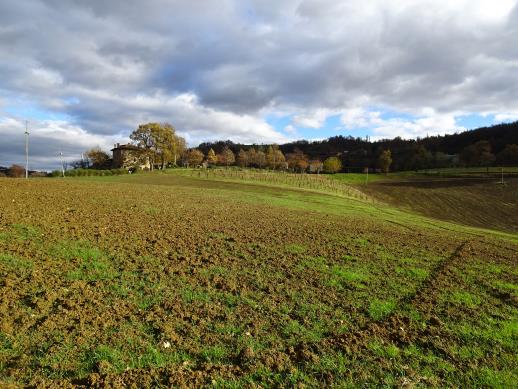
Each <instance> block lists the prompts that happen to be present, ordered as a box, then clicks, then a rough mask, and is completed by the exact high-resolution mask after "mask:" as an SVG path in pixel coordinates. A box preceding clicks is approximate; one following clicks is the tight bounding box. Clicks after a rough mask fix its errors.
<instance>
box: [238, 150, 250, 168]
mask: <svg viewBox="0 0 518 389" xmlns="http://www.w3.org/2000/svg"><path fill="white" fill-rule="evenodd" d="M237 164H238V165H239V166H241V167H247V166H248V153H247V152H246V151H245V150H243V149H240V150H239V153H238V154H237Z"/></svg>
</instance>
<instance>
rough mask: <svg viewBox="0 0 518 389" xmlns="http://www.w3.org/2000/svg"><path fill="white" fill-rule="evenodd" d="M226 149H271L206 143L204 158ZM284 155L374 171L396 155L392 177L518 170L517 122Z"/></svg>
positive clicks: (311, 145)
mask: <svg viewBox="0 0 518 389" xmlns="http://www.w3.org/2000/svg"><path fill="white" fill-rule="evenodd" d="M225 146H227V147H229V148H230V149H231V150H232V151H233V152H234V153H235V154H236V155H237V153H239V150H240V149H243V150H249V149H250V148H252V147H255V148H256V149H261V148H262V149H265V148H266V147H267V146H268V145H245V144H236V143H233V142H232V141H218V142H205V143H201V144H200V145H199V146H198V149H199V150H201V151H202V152H203V153H204V154H207V153H208V151H209V150H210V149H211V148H212V149H213V150H214V151H215V152H216V153H221V152H222V151H223V149H224V148H225ZM279 147H280V149H281V151H282V152H283V153H284V154H288V153H293V152H294V151H295V150H297V149H298V150H300V151H302V152H303V153H304V154H306V155H307V156H308V158H309V159H310V160H321V161H323V160H325V159H326V158H328V157H330V156H339V157H340V159H341V160H342V163H343V166H344V167H345V168H357V169H361V168H366V167H369V168H376V167H377V164H378V158H379V155H380V154H381V152H382V151H383V150H390V151H391V153H392V166H391V170H393V171H403V170H417V169H428V168H442V167H455V166H492V165H506V166H518V121H517V122H514V123H505V124H498V125H494V126H491V127H482V128H477V129H475V130H469V131H465V132H461V133H457V134H451V135H443V136H430V137H426V138H422V139H410V140H404V139H401V138H399V137H398V138H394V139H383V140H379V141H374V142H370V141H367V140H366V139H363V138H354V137H351V136H341V135H340V136H333V137H331V138H329V139H326V140H323V141H312V142H309V141H306V140H300V141H296V142H292V143H286V144H283V145H280V146H279Z"/></svg>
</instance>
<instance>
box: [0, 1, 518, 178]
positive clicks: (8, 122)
mask: <svg viewBox="0 0 518 389" xmlns="http://www.w3.org/2000/svg"><path fill="white" fill-rule="evenodd" d="M517 2H518V0H419V1H416V0H369V1H365V0H340V1H336V0H196V1H178V0H147V1H137V0H110V1H105V0H102V1H101V0H88V1H86V0H84V1H81V0H20V1H0V135H1V139H2V141H1V142H0V166H9V165H11V164H13V163H20V164H23V162H24V131H25V121H26V120H27V121H28V126H29V132H30V136H29V139H30V141H29V144H30V155H31V162H30V168H31V169H44V170H48V169H53V168H57V167H58V165H59V158H58V154H59V153H60V152H62V153H63V155H64V156H65V159H66V160H68V161H72V160H77V159H79V158H80V155H81V152H82V151H85V150H86V149H88V148H90V147H94V146H100V147H102V148H104V149H105V150H109V149H110V148H111V147H113V144H114V143H117V142H119V143H125V142H127V141H128V140H129V139H128V136H129V134H130V133H131V132H132V131H133V130H134V129H135V128H136V127H137V126H138V124H140V123H146V122H169V123H171V124H172V125H173V126H174V127H175V128H176V129H177V131H178V133H179V134H180V135H182V136H184V137H185V138H186V140H187V142H188V144H189V145H190V146H196V145H197V144H199V143H200V142H202V141H210V140H226V139H230V140H232V141H234V142H243V143H272V142H275V143H284V142H288V141H291V140H296V139H310V140H312V139H324V138H327V137H330V136H333V135H352V136H362V137H365V136H370V137H371V139H381V138H393V137H396V136H401V137H403V138H416V137H425V136H427V135H435V134H447V133H454V132H460V131H463V130H465V129H471V128H476V127H480V126H486V125H491V124H495V123H501V122H509V121H514V120H518V99H517V96H518V44H517V43H516V42H518V5H517Z"/></svg>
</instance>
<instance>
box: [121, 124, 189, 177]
mask: <svg viewBox="0 0 518 389" xmlns="http://www.w3.org/2000/svg"><path fill="white" fill-rule="evenodd" d="M130 139H131V140H132V141H133V143H135V144H136V145H137V146H138V147H140V148H142V150H143V153H144V154H145V155H146V156H148V157H149V159H150V161H151V169H153V167H154V165H155V163H156V162H157V161H159V162H160V165H161V167H162V169H163V168H165V167H166V166H167V165H168V164H169V163H171V162H172V163H173V164H174V165H176V163H177V159H178V156H179V155H181V154H182V153H183V152H184V150H185V139H184V138H182V137H180V136H177V135H176V130H175V128H174V127H173V126H172V125H171V124H169V123H163V124H160V123H146V124H141V125H139V126H138V128H137V129H136V130H135V131H133V132H132V133H131V135H130Z"/></svg>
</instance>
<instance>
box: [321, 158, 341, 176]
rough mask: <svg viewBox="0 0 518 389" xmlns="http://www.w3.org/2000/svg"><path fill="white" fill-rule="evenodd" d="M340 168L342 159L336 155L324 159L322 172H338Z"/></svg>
mask: <svg viewBox="0 0 518 389" xmlns="http://www.w3.org/2000/svg"><path fill="white" fill-rule="evenodd" d="M340 170H342V161H340V159H338V158H337V157H329V158H327V159H326V160H325V161H324V172H326V173H338V172H339V171H340Z"/></svg>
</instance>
